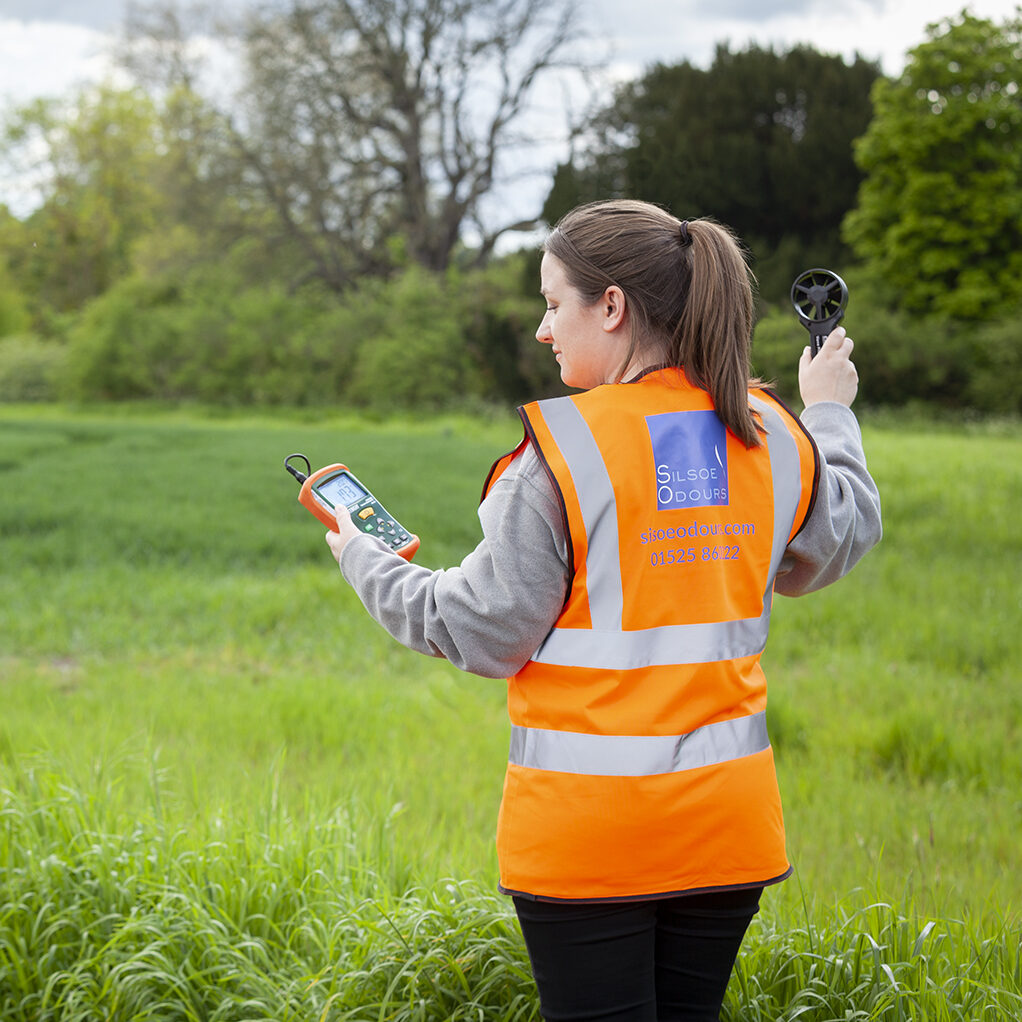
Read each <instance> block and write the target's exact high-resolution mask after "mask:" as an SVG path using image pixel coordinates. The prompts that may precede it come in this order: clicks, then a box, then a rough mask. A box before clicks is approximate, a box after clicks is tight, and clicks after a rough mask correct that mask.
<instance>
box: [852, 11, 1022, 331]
mask: <svg viewBox="0 0 1022 1022" xmlns="http://www.w3.org/2000/svg"><path fill="white" fill-rule="evenodd" d="M927 37H928V38H927V41H926V42H924V43H922V44H921V45H919V46H917V47H916V48H915V49H914V50H912V51H911V52H910V54H909V60H908V63H907V64H906V66H905V70H904V72H903V73H902V75H901V77H900V78H898V79H897V80H896V81H883V80H881V81H879V82H877V84H876V86H875V88H874V94H873V98H874V104H875V106H876V116H875V118H874V120H873V123H872V124H871V125H870V128H869V131H868V132H867V133H866V134H865V136H864V137H863V138H862V139H861V140H860V141H859V143H858V145H857V147H856V158H857V161H858V164H859V166H860V167H861V168H862V170H863V171H864V172H865V175H866V177H865V180H864V181H863V184H862V187H861V189H860V191H859V198H858V207H857V208H856V209H855V210H854V211H853V212H852V213H850V214H849V216H848V218H847V220H846V221H845V225H844V231H845V235H846V237H847V238H848V240H849V241H850V242H851V244H852V245H853V246H854V248H855V251H856V252H857V253H858V255H859V256H860V257H861V258H862V259H863V261H864V262H865V264H866V268H867V269H868V271H869V274H870V276H871V277H872V279H873V280H874V281H875V282H876V283H877V285H878V286H879V287H880V288H881V289H882V290H883V292H884V293H885V294H886V296H887V299H888V301H889V303H890V304H891V305H895V306H898V307H900V308H902V309H905V310H907V311H909V312H914V313H922V314H928V313H932V314H937V315H939V316H944V317H951V318H955V319H960V320H990V319H995V318H997V317H998V316H1003V315H1006V314H1008V313H1009V312H1011V311H1012V310H1013V309H1014V308H1016V307H1017V306H1018V304H1019V302H1020V301H1022V96H1020V94H1019V85H1020V82H1019V74H1018V71H1019V55H1020V52H1022V19H1020V18H1018V17H1016V18H1015V19H1013V20H1009V21H1007V22H1005V23H1004V24H1003V25H1000V26H998V25H995V24H994V23H993V22H991V21H988V20H984V19H980V18H976V17H973V16H972V15H970V14H967V13H965V12H963V13H962V14H961V15H959V16H958V17H957V18H955V19H948V20H945V21H943V22H940V23H939V24H935V25H931V26H930V27H929V29H928V30H927Z"/></svg>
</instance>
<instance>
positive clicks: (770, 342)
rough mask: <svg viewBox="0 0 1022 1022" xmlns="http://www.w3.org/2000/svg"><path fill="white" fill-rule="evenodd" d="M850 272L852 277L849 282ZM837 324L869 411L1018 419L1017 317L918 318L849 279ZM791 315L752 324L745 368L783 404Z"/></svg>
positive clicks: (792, 366) (1021, 369) (1021, 335)
mask: <svg viewBox="0 0 1022 1022" xmlns="http://www.w3.org/2000/svg"><path fill="white" fill-rule="evenodd" d="M854 273H855V271H853V278H854ZM849 291H850V293H851V300H850V302H849V308H848V312H847V314H846V316H845V318H844V319H843V320H842V323H841V325H842V326H844V327H845V328H846V329H847V330H848V333H849V334H850V335H851V337H852V339H853V340H854V341H855V353H854V355H853V358H854V359H855V363H856V365H857V367H858V369H859V377H860V384H859V400H860V402H862V403H863V404H868V405H872V406H889V407H898V408H901V407H905V406H909V405H912V406H919V405H924V406H929V407H930V408H938V409H941V410H950V409H963V410H965V409H973V410H976V411H980V412H984V413H993V414H998V415H1017V414H1019V413H1020V412H1022V326H1020V325H1019V324H1020V316H1019V315H1018V314H1015V315H1013V316H1010V317H1007V318H1004V319H1000V320H996V321H992V322H989V323H986V324H977V323H966V322H960V321H955V320H949V319H941V318H938V317H936V316H930V317H923V316H916V315H912V314H909V313H907V312H904V311H901V310H899V309H891V308H890V307H889V305H887V304H885V301H886V298H887V296H883V295H880V294H878V293H877V292H876V291H875V290H874V289H873V288H872V287H870V286H868V285H865V284H863V283H861V282H860V281H857V280H854V279H853V280H852V281H850V282H849ZM808 336H809V335H808V333H807V332H806V331H805V330H804V329H803V328H802V327H801V326H800V325H799V324H798V319H797V318H796V316H795V315H794V313H793V312H791V313H789V312H788V310H787V309H786V308H777V307H770V308H768V309H767V310H766V311H765V312H764V313H763V315H762V316H761V318H760V320H759V322H758V323H757V324H756V329H755V333H754V335H753V346H752V364H753V371H754V373H755V374H756V375H758V376H760V377H762V378H764V379H766V380H767V381H773V382H774V383H775V384H776V389H777V390H778V392H779V393H780V395H781V396H782V397H783V398H784V399H785V400H788V401H795V400H797V399H798V358H799V355H800V354H801V351H802V348H803V347H804V346H805V344H806V342H807V340H808Z"/></svg>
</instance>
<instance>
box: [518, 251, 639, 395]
mask: <svg viewBox="0 0 1022 1022" xmlns="http://www.w3.org/2000/svg"><path fill="white" fill-rule="evenodd" d="M539 275H540V293H541V294H542V295H543V297H544V298H546V305H547V308H546V314H545V315H544V316H543V320H542V322H541V323H540V324H539V329H538V330H537V331H536V340H537V341H539V342H540V344H549V345H550V346H551V347H552V348H553V352H554V358H556V359H557V364H558V365H559V366H560V367H561V380H562V381H563V382H564V383H565V384H566V385H567V386H569V387H577V388H578V389H580V390H589V389H590V388H591V387H598V386H599V385H600V384H601V383H616V382H617V380H618V378H619V375H620V372H621V368H622V367H621V360H622V359H623V358H624V355H625V352H626V350H627V349H626V347H625V339H624V333H625V332H624V331H623V330H621V329H619V327H620V325H621V320H622V317H621V315H620V314H616V310H614V309H613V305H614V302H615V300H616V298H615V296H614V295H612V294H611V289H610V288H608V290H607V292H605V293H604V295H603V297H601V298H600V299H599V300H598V301H596V302H594V303H593V304H592V305H586V304H585V303H584V302H583V301H582V297H581V295H580V294H579V293H578V291H576V290H575V288H573V287H571V286H570V285H569V284H568V280H567V274H566V272H565V269H564V264H563V263H562V262H561V261H560V260H559V259H558V258H557V257H556V256H553V255H551V254H550V253H549V252H547V253H546V254H545V255H544V256H543V262H542V264H541V266H540V271H539ZM615 290H616V289H615Z"/></svg>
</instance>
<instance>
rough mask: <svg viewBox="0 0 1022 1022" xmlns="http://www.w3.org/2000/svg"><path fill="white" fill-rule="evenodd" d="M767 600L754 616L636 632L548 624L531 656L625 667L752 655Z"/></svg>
mask: <svg viewBox="0 0 1022 1022" xmlns="http://www.w3.org/2000/svg"><path fill="white" fill-rule="evenodd" d="M769 624H770V604H769V603H767V604H766V606H764V608H763V613H762V614H761V615H760V616H759V617H750V618H745V619H743V620H738V621H720V622H715V623H711V624H694V625H664V626H662V627H660V628H643V629H639V630H637V631H628V632H623V631H617V632H605V631H599V630H598V629H590V628H554V629H552V630H551V631H550V632H549V633H548V635H547V637H546V638H545V639H544V640H543V643H542V645H541V646H540V647H539V649H538V650H536V652H535V653H534V654H533V655H532V660H533V661H534V662H535V663H539V664H554V665H556V666H560V667H591V668H594V669H597V670H598V669H600V668H604V669H606V670H609V671H628V670H633V669H635V668H637V667H663V666H669V665H671V664H708V663H715V662H717V661H718V660H734V659H737V658H738V657H745V656H755V655H756V654H757V653H762V652H763V648H764V647H765V646H766V640H767V630H768V627H769Z"/></svg>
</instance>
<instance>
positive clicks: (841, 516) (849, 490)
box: [774, 401, 883, 596]
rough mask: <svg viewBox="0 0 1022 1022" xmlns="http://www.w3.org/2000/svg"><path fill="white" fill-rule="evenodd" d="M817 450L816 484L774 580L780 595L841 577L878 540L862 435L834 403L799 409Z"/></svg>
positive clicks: (874, 493) (875, 500)
mask: <svg viewBox="0 0 1022 1022" xmlns="http://www.w3.org/2000/svg"><path fill="white" fill-rule="evenodd" d="M802 423H803V425H804V426H805V427H806V429H808V430H809V432H810V434H811V435H812V437H813V439H814V440H815V441H816V446H817V447H818V449H819V452H820V483H819V489H818V492H817V495H816V504H815V505H814V507H813V510H812V512H811V514H810V515H809V520H808V521H807V522H806V524H805V526H804V528H803V529H802V531H801V532H800V533H799V534H798V535H797V536H796V537H795V538H794V539H793V540H792V541H791V542H790V543H789V544H788V548H787V550H786V551H785V553H784V557H783V559H782V561H781V567H780V570H779V571H778V574H777V578H776V580H775V583H774V589H775V590H776V591H777V592H779V593H782V594H784V595H785V596H801V595H802V594H804V593H810V592H813V591H814V590H816V589H822V588H823V587H824V586H826V585H830V583H831V582H835V581H837V580H838V579H839V578H841V577H842V575H846V574H847V573H848V572H849V571H851V570H852V568H853V567H854V566H855V564H856V562H858V560H859V558H861V557H862V555H863V554H865V553H866V551H868V550H869V549H871V548H872V547H874V546H876V544H877V543H879V542H880V537H881V535H882V532H883V529H882V525H881V520H880V494H879V492H878V490H877V486H876V483H875V482H873V479H872V477H871V476H870V474H869V470H868V469H867V468H866V455H865V452H864V451H863V448H862V434H861V432H860V430H859V423H858V420H857V419H856V418H855V414H854V413H853V412H852V410H851V409H850V408H847V407H846V406H845V405H842V404H839V403H837V402H831V401H823V402H820V403H819V404H814V405H810V406H809V407H808V408H807V409H806V410H805V411H804V412H803V413H802Z"/></svg>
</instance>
